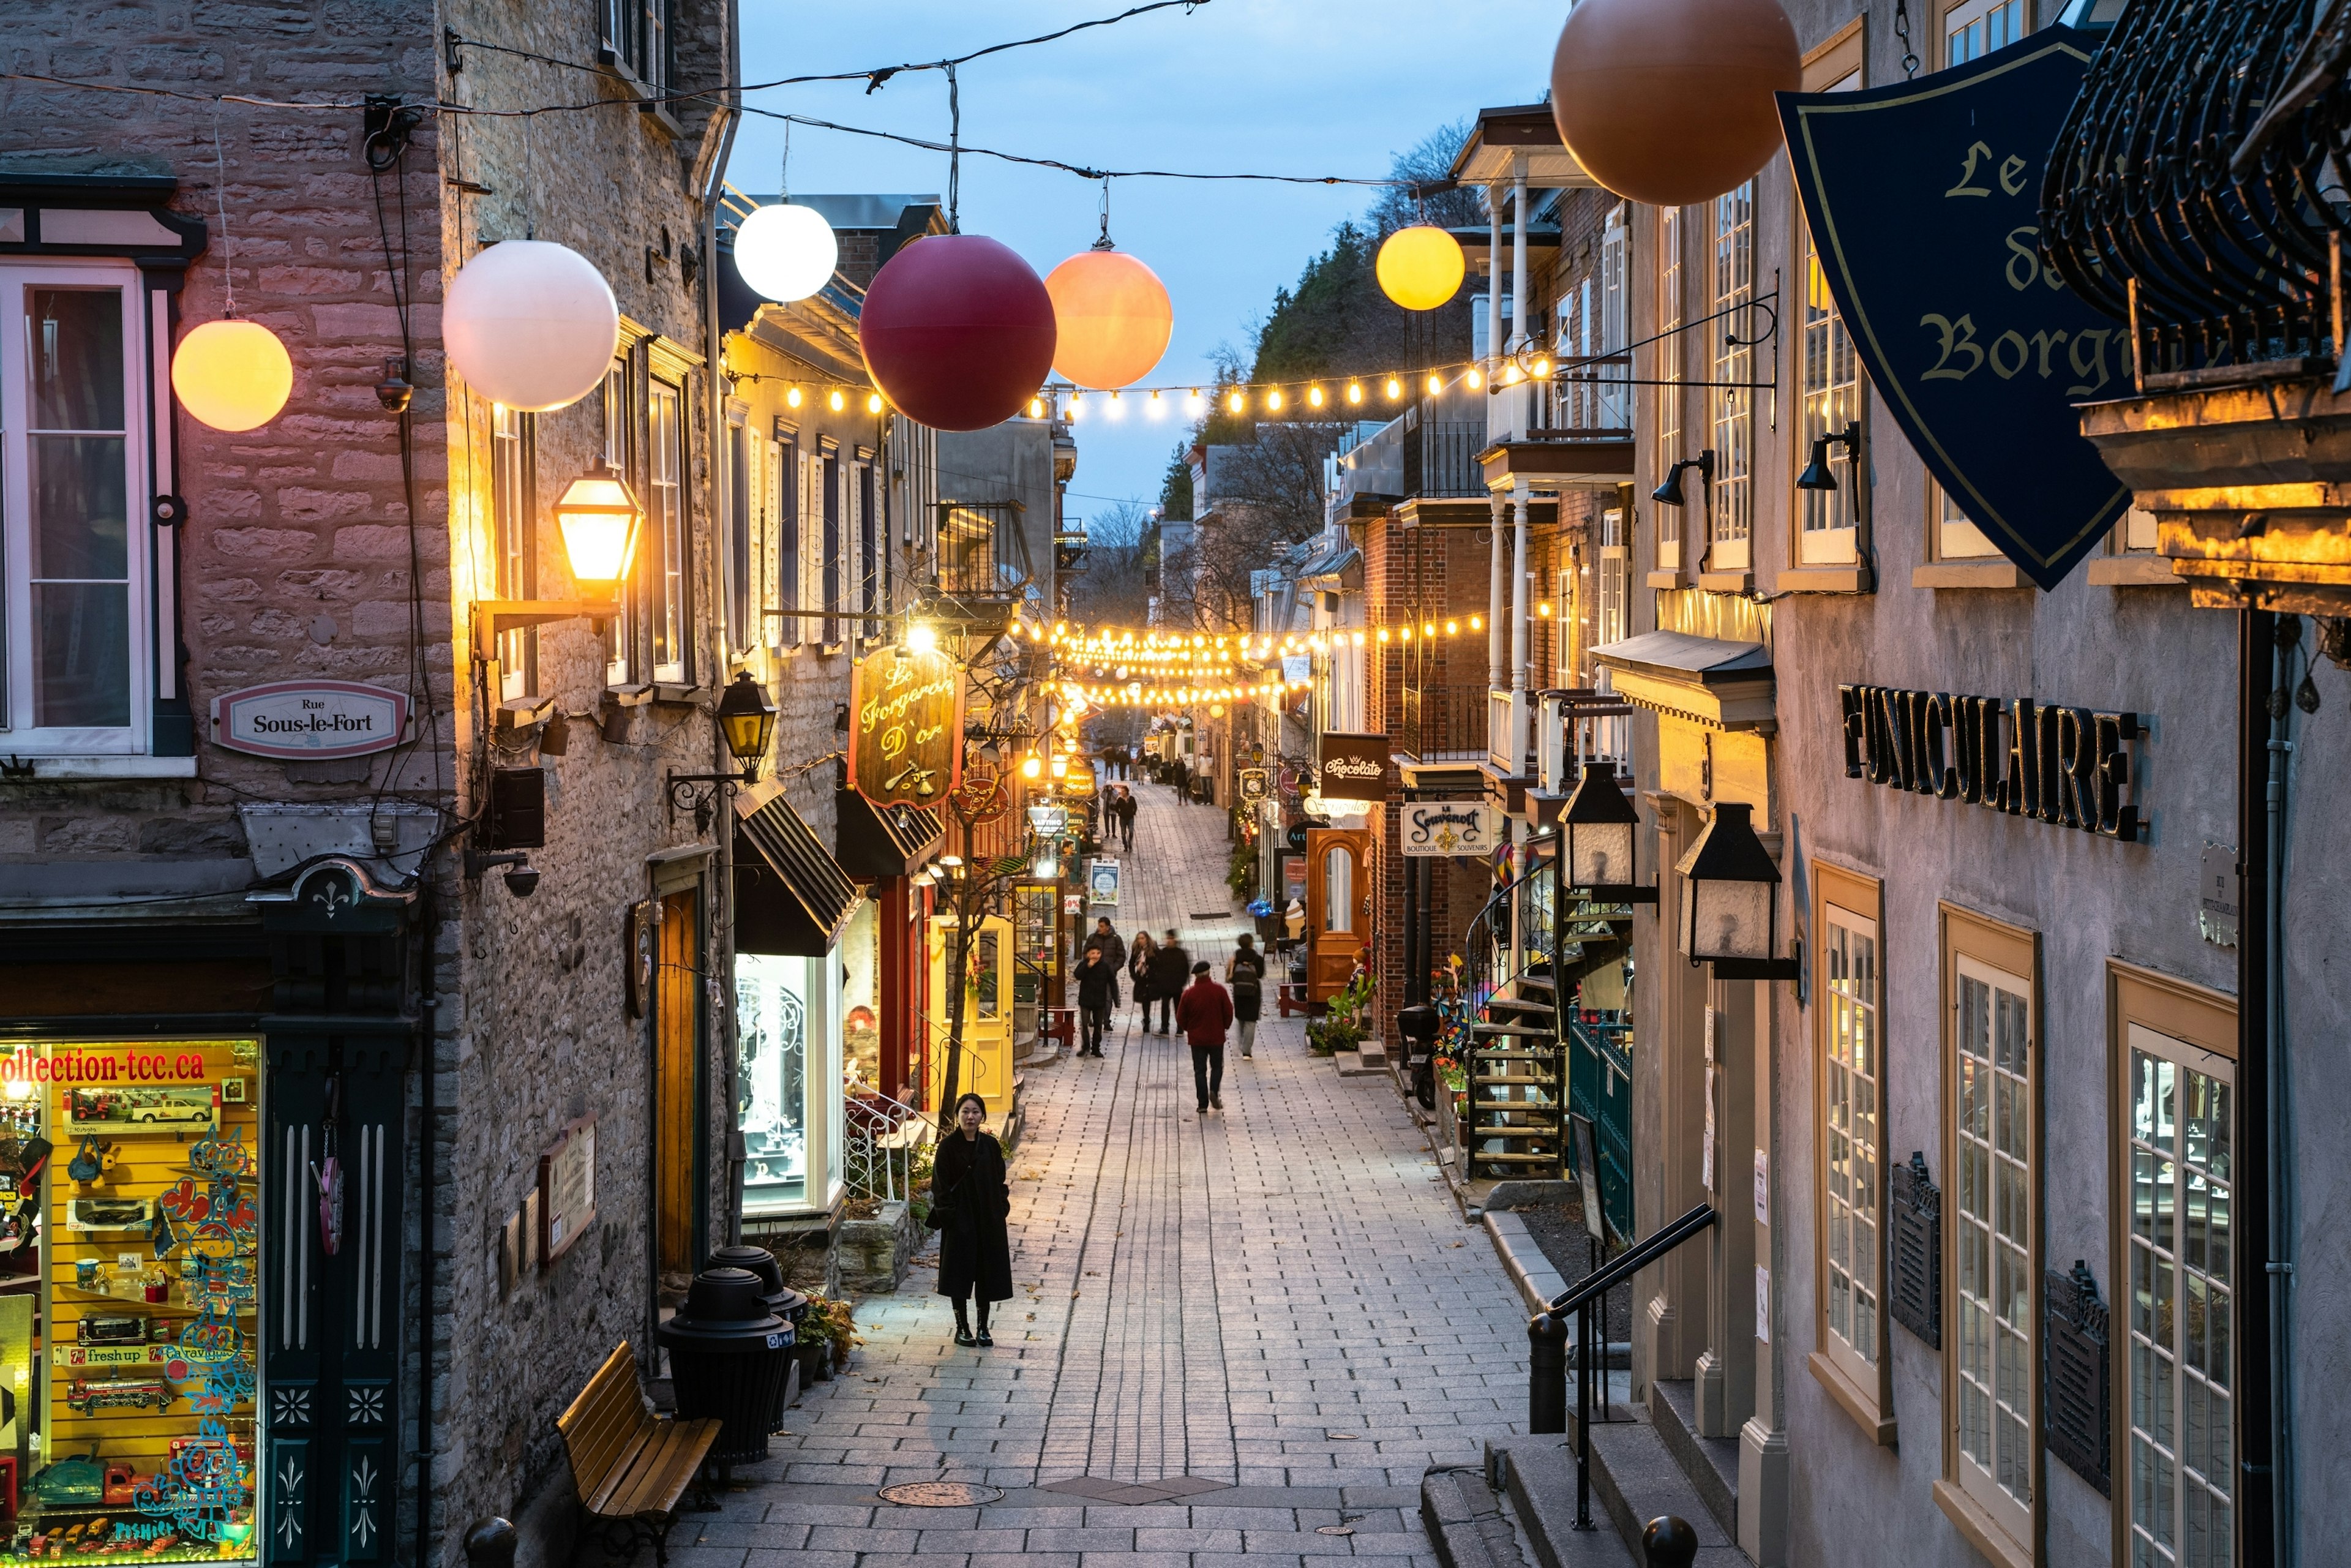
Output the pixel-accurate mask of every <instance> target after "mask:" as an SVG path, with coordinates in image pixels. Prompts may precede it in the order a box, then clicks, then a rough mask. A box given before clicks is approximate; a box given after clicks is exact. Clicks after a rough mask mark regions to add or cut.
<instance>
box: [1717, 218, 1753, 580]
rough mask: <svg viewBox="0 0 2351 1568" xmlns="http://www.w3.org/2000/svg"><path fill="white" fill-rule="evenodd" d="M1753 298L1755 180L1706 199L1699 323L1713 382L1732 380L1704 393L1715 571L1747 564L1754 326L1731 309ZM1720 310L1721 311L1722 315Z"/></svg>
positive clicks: (1739, 568)
mask: <svg viewBox="0 0 2351 1568" xmlns="http://www.w3.org/2000/svg"><path fill="white" fill-rule="evenodd" d="M1754 297H1755V182H1754V181H1752V180H1750V181H1748V182H1747V183H1745V184H1743V185H1741V186H1740V187H1739V188H1738V189H1737V190H1735V191H1729V192H1726V193H1723V194H1722V195H1719V196H1717V197H1716V198H1715V201H1714V245H1713V247H1712V249H1711V251H1710V252H1709V254H1708V267H1707V298H1708V309H1709V310H1710V311H1712V312H1715V313H1716V314H1717V315H1718V316H1719V319H1717V320H1714V321H1712V322H1709V323H1708V326H1707V336H1708V341H1709V342H1710V343H1712V344H1713V345H1714V352H1713V356H1712V363H1713V371H1714V374H1713V378H1712V379H1713V380H1714V381H1716V382H1725V383H1739V384H1735V385H1732V384H1726V385H1719V386H1715V387H1712V388H1709V389H1708V398H1707V402H1708V406H1709V407H1710V408H1711V410H1712V411H1713V417H1712V420H1711V422H1710V423H1711V425H1712V432H1711V438H1710V440H1709V441H1708V444H1709V445H1711V446H1712V447H1713V448H1714V487H1713V488H1714V495H1713V505H1712V509H1711V510H1712V518H1711V537H1710V538H1709V541H1708V557H1707V565H1708V568H1709V569H1710V570H1715V571H1745V570H1747V569H1748V563H1749V553H1748V538H1747V536H1748V534H1749V531H1750V528H1751V527H1752V525H1753V522H1754V513H1755V483H1754V473H1755V394H1754V393H1753V392H1750V391H1748V390H1747V384H1746V383H1751V382H1753V381H1754V380H1755V350H1754V349H1753V348H1751V347H1750V346H1749V345H1748V344H1747V342H1746V339H1747V338H1748V337H1749V336H1750V335H1751V333H1752V332H1753V329H1754V324H1753V323H1752V322H1750V320H1748V319H1747V317H1748V312H1746V311H1744V310H1740V309H1738V308H1737V307H1739V306H1742V305H1745V304H1746V303H1747V302H1748V301H1750V299H1752V298H1754ZM1725 311H1728V312H1729V314H1728V315H1722V314H1721V313H1722V312H1725Z"/></svg>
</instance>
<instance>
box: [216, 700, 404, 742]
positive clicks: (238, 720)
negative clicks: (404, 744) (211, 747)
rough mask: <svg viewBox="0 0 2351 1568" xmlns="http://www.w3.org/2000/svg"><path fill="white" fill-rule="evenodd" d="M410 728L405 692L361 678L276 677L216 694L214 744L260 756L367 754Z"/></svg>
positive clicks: (400, 735) (399, 737) (398, 738)
mask: <svg viewBox="0 0 2351 1568" xmlns="http://www.w3.org/2000/svg"><path fill="white" fill-rule="evenodd" d="M407 728H408V696H407V694H406V693H404V692H395V691H387V690H386V689H385V688H383V687H382V686H370V685H361V684H360V683H359V682H357V681H273V682H271V683H270V684H269V685H261V686H247V687H246V688H245V689H244V690H242V691H235V692H229V693H226V694H225V695H221V696H217V697H214V699H213V740H214V744H216V745H220V746H225V747H228V748H229V749H230V750H232V751H243V752H248V753H250V754H252V755H253V756H255V757H283V758H301V759H303V760H305V761H318V760H322V759H324V758H334V757H365V756H366V755H368V754H369V753H370V752H374V751H389V750H391V749H392V747H395V746H398V745H399V744H400V740H401V737H402V735H403V734H405V733H406V731H407Z"/></svg>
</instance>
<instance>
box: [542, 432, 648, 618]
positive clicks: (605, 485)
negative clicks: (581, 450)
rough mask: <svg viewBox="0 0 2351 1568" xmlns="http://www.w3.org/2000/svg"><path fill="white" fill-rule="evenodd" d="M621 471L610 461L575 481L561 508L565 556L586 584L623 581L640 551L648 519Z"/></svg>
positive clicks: (559, 518) (603, 461)
mask: <svg viewBox="0 0 2351 1568" xmlns="http://www.w3.org/2000/svg"><path fill="white" fill-rule="evenodd" d="M643 515H644V514H643V511H642V510H641V509H640V508H639V507H638V506H637V497H636V495H635V493H634V492H632V490H631V489H630V488H629V482H628V480H626V479H625V478H623V477H622V476H621V471H620V470H619V469H617V468H615V467H613V466H612V465H611V461H610V460H609V459H606V458H601V457H600V458H598V459H597V460H596V463H595V465H594V466H593V467H591V468H590V469H589V470H588V471H587V472H586V473H585V474H582V475H580V477H578V478H577V479H574V480H573V481H571V484H570V486H569V487H568V488H567V489H566V490H565V491H564V492H563V498H562V499H561V500H559V501H558V502H557V503H556V504H555V521H556V523H557V525H558V526H559V528H562V530H563V553H564V554H565V555H566V556H568V557H569V559H570V561H571V575H572V576H573V577H574V578H575V579H577V580H579V581H580V584H581V585H582V586H593V585H597V584H602V583H617V582H619V581H620V580H621V579H622V578H623V577H626V576H627V575H628V574H629V558H630V557H631V556H632V555H633V554H635V552H636V539H637V523H638V519H640V518H641V517H643Z"/></svg>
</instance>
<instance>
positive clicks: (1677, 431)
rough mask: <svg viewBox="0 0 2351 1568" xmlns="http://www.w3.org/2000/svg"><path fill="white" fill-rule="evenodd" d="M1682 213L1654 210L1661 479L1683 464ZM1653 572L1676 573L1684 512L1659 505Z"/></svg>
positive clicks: (1675, 209)
mask: <svg viewBox="0 0 2351 1568" xmlns="http://www.w3.org/2000/svg"><path fill="white" fill-rule="evenodd" d="M1681 324H1682V210H1681V209H1680V208H1679V207H1662V208H1660V209H1658V212H1657V333H1658V339H1659V341H1658V343H1657V347H1656V356H1657V366H1656V378H1657V380H1658V381H1659V382H1661V383H1663V384H1662V385H1660V386H1659V387H1658V388H1657V451H1656V462H1655V464H1654V466H1655V468H1656V475H1657V477H1658V478H1660V479H1663V478H1664V477H1665V476H1666V472H1667V470H1668V469H1670V468H1671V467H1672V466H1673V465H1675V464H1676V463H1678V462H1680V461H1681V459H1682V456H1683V453H1682V395H1683V394H1682V389H1681V385H1680V382H1681V379H1682V340H1681V338H1680V336H1679V335H1678V334H1679V330H1680V328H1681ZM1656 517H1657V569H1658V570H1660V571H1677V570H1680V569H1681V564H1682V508H1681V507H1657V508H1656Z"/></svg>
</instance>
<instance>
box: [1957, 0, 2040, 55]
mask: <svg viewBox="0 0 2351 1568" xmlns="http://www.w3.org/2000/svg"><path fill="white" fill-rule="evenodd" d="M2024 24H2025V16H2024V0H1965V3H1964V4H1961V5H1954V6H1952V7H1951V8H1950V9H1949V10H1948V11H1946V12H1944V13H1943V64H1944V65H1946V66H1963V65H1965V64H1967V63H1968V62H1969V61H1970V60H1980V59H1981V58H1983V57H1984V56H1986V55H1988V54H1990V53H1991V52H1992V51H1993V50H1994V49H2000V48H2005V47H2008V46H2009V45H2011V44H2012V43H2014V42H2016V41H2017V40H2018V39H2019V38H2022V37H2024Z"/></svg>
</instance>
